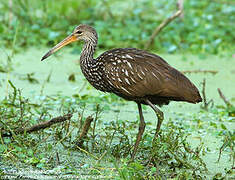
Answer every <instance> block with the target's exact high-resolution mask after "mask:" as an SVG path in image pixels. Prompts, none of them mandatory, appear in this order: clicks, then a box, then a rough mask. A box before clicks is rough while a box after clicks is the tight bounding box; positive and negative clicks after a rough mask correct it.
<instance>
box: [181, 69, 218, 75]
mask: <svg viewBox="0 0 235 180" xmlns="http://www.w3.org/2000/svg"><path fill="white" fill-rule="evenodd" d="M181 72H182V73H184V74H187V73H189V74H190V73H211V74H213V75H215V74H217V73H218V71H215V70H200V69H198V70H191V71H190V70H187V71H181Z"/></svg>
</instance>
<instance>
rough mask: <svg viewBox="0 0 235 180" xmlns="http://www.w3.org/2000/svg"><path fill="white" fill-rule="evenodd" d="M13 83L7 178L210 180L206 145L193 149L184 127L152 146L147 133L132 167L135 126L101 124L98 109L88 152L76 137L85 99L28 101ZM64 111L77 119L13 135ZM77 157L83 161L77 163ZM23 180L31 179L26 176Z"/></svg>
mask: <svg viewBox="0 0 235 180" xmlns="http://www.w3.org/2000/svg"><path fill="white" fill-rule="evenodd" d="M9 84H10V86H11V88H12V89H13V92H12V93H10V94H9V96H8V97H6V98H5V99H3V100H2V101H1V103H0V125H1V135H3V134H6V133H10V134H11V136H10V137H3V136H1V137H0V142H1V144H0V153H1V161H2V163H3V164H4V167H5V168H1V171H2V172H1V173H2V174H1V175H2V176H3V177H4V175H6V174H7V175H12V176H17V172H18V171H20V170H22V168H23V169H28V168H30V169H34V171H35V172H36V171H37V170H41V171H42V172H43V173H44V175H48V176H50V177H56V176H58V175H60V176H61V177H66V175H68V174H67V172H69V174H70V175H76V176H81V175H88V176H90V177H93V176H94V175H100V176H104V177H109V178H111V177H114V176H117V175H118V176H117V177H119V178H120V179H156V178H157V179H164V178H176V179H185V178H186V179H187V178H192V179H204V178H205V177H206V174H207V167H206V164H205V162H204V160H203V156H204V155H205V153H206V149H205V147H204V144H203V142H202V141H200V143H199V144H198V145H197V146H196V147H193V148H192V147H191V145H190V143H189V142H188V136H190V135H191V134H190V133H189V131H188V130H184V126H182V124H180V123H176V122H175V121H173V120H169V121H168V122H167V124H166V125H165V126H164V127H165V128H164V127H163V128H162V130H161V133H160V135H159V138H158V139H156V140H155V141H154V142H153V139H152V138H153V137H154V128H153V127H151V126H150V127H149V128H148V129H147V130H146V132H145V134H144V137H143V140H142V141H141V144H140V147H139V150H138V155H137V157H136V159H135V161H132V162H131V161H130V153H131V151H132V148H133V144H134V141H135V137H136V123H137V122H130V121H122V120H116V121H115V120H114V121H110V122H106V123H103V125H102V124H100V123H98V122H99V118H100V116H101V115H102V111H104V109H103V107H102V106H100V105H99V104H96V106H94V107H93V110H92V111H91V114H90V115H91V116H93V117H94V119H95V120H94V121H93V124H92V125H91V129H90V130H89V132H88V135H87V138H86V139H85V141H84V147H77V145H76V142H77V138H78V137H79V134H80V131H81V127H82V124H83V122H84V120H85V118H86V117H84V111H85V109H86V104H85V102H86V100H85V101H83V100H82V99H79V98H69V97H64V96H61V95H56V96H50V97H45V96H40V97H37V98H36V99H37V100H36V102H30V101H29V100H28V99H26V98H24V97H23V96H22V95H21V94H22V93H21V90H19V89H17V88H16V87H15V86H14V85H13V83H12V82H11V81H9ZM74 99H75V100H74ZM75 101H76V102H77V103H75ZM94 101H96V100H94ZM105 101H107V102H109V101H110V100H109V99H106V100H105ZM103 103H104V99H103ZM55 112H56V113H55ZM66 112H72V113H74V114H75V115H76V114H77V116H75V117H74V118H72V119H71V120H70V121H66V122H64V123H61V124H58V125H53V126H52V127H50V128H47V129H45V130H42V131H38V132H34V133H30V134H28V133H24V134H21V135H20V134H15V133H14V132H15V130H17V129H18V128H19V127H21V128H25V127H30V126H32V125H34V124H37V123H38V122H42V121H45V120H49V119H51V118H52V117H53V116H55V114H64V113H66ZM224 132H227V131H224ZM224 137H225V138H224V144H223V146H222V147H221V151H220V153H223V151H224V149H226V148H230V150H231V160H233V161H234V154H233V153H232V152H233V147H234V144H233V140H234V135H232V134H231V133H228V134H225V136H224ZM72 156H73V157H72ZM76 157H80V158H79V160H78V159H76ZM107 164H108V166H107ZM6 167H10V168H13V169H14V170H15V171H11V170H9V168H8V169H7V168H6ZM228 172H230V171H229V170H228ZM43 173H41V174H38V176H39V175H43ZM18 175H19V174H18ZM216 176H219V175H218V174H217V175H216ZM22 177H30V175H29V174H24V175H22ZM221 177H222V175H221Z"/></svg>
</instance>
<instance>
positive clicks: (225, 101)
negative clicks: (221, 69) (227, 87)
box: [217, 88, 232, 107]
mask: <svg viewBox="0 0 235 180" xmlns="http://www.w3.org/2000/svg"><path fill="white" fill-rule="evenodd" d="M217 90H218V92H219V95H220V97H221V99H223V101H224V103H225V104H226V105H227V106H228V107H230V106H232V104H231V103H230V102H229V101H228V100H227V98H226V97H225V96H224V94H223V93H222V91H221V90H220V88H218V89H217Z"/></svg>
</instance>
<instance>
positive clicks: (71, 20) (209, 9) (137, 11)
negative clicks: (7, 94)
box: [0, 0, 235, 57]
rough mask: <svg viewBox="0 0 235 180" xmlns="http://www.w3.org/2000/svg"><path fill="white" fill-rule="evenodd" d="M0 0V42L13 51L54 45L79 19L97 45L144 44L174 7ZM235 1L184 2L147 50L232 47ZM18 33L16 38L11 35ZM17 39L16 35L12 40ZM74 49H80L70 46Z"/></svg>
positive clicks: (76, 0) (117, 1) (146, 3)
mask: <svg viewBox="0 0 235 180" xmlns="http://www.w3.org/2000/svg"><path fill="white" fill-rule="evenodd" d="M12 4H13V5H12V7H9V3H8V1H4V0H1V6H0V33H1V37H0V40H1V41H0V42H1V44H2V45H4V46H8V47H12V42H13V41H14V42H15V47H14V51H16V52H17V51H19V48H22V47H31V46H32V45H35V46H38V45H44V46H45V45H49V46H51V45H53V44H55V43H56V42H58V41H60V40H61V36H64V35H65V34H66V33H69V32H71V31H72V29H73V28H74V26H76V25H77V24H80V23H86V24H90V25H93V26H95V27H96V29H97V30H98V32H99V34H100V35H102V38H100V41H99V46H100V48H104V49H109V48H114V47H130V46H132V47H138V48H142V47H144V45H145V44H146V42H147V40H148V39H149V37H150V36H151V34H152V32H153V30H154V29H155V28H156V27H157V26H158V25H159V24H160V23H161V22H162V21H163V20H164V19H166V18H167V17H169V16H170V15H171V14H172V13H173V12H174V11H176V2H175V1H174V0H170V1H169V0H168V1H167V0H161V1H157V2H155V1H150V0H142V1H138V2H134V1H133V0H128V1H121V0H115V1H95V0H89V1H86V2H84V1H83V0H69V1H58V2H56V3H55V2H53V1H49V0H45V1H37V0H31V1H30V3H29V1H28V0H20V1H18V0H12ZM234 12H235V10H234V6H233V3H230V1H223V2H219V1H212V2H211V1H197V0H190V1H185V2H184V14H185V15H184V18H183V19H176V20H175V21H174V22H173V23H171V24H169V25H168V26H167V27H166V28H165V29H164V31H163V32H161V34H160V35H159V37H156V39H155V41H154V43H153V45H152V47H151V49H155V50H158V51H161V52H169V53H175V52H181V51H188V52H191V53H192V52H193V53H195V54H199V56H201V57H203V56H205V55H204V54H205V53H212V54H217V53H219V52H220V53H224V51H229V50H231V51H232V49H233V44H234V37H235V34H234V30H233V24H232V22H234V20H235V19H234V17H235V16H234ZM16 32H17V34H18V35H17V41H16V38H14V37H16V36H15V34H16ZM14 39H15V40H14ZM74 52H78V50H77V48H74Z"/></svg>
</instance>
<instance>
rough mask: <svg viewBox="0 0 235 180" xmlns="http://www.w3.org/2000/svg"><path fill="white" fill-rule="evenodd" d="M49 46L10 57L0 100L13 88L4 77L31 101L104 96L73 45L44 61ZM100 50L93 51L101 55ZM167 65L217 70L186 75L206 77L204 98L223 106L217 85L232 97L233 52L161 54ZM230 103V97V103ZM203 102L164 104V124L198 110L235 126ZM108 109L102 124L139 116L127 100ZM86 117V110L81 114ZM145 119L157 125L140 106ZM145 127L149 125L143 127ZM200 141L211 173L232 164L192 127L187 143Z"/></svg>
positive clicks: (0, 81) (214, 143) (234, 93)
mask: <svg viewBox="0 0 235 180" xmlns="http://www.w3.org/2000/svg"><path fill="white" fill-rule="evenodd" d="M47 50H48V49H46V48H42V49H33V48H32V49H29V50H25V51H24V52H20V53H18V54H16V55H14V56H13V58H12V60H11V65H12V67H13V71H12V72H10V73H0V98H3V97H5V96H6V95H7V94H8V93H9V92H10V91H11V88H10V86H9V84H8V83H7V80H11V81H12V82H13V84H14V85H15V86H16V87H17V88H20V89H21V90H22V93H23V96H25V97H27V98H30V99H33V98H34V97H35V96H37V95H39V94H40V93H42V91H43V94H44V95H54V94H56V93H57V92H60V93H61V94H63V95H66V96H72V95H73V94H76V93H77V94H80V95H83V94H90V95H92V96H103V95H104V93H103V92H99V91H97V90H95V89H94V88H92V87H90V88H84V87H87V86H90V85H89V84H88V83H86V80H85V78H84V76H83V75H82V73H81V70H80V67H79V54H72V53H71V51H72V50H71V49H69V48H68V49H63V51H60V52H58V53H57V54H56V56H52V57H50V58H48V59H47V60H45V61H43V62H41V61H40V59H41V57H42V56H43V54H44V53H45V52H47ZM101 52H102V51H99V52H98V53H97V54H100V53H101ZM7 54H10V52H9V51H3V50H1V53H0V58H1V59H0V60H1V61H4V62H5V60H6V59H7ZM161 56H162V57H163V58H164V59H165V60H166V61H167V62H168V63H169V64H170V65H172V66H173V67H175V68H176V69H178V70H180V71H185V70H199V69H200V70H213V71H218V73H217V74H215V75H213V74H211V73H190V74H186V76H187V77H188V78H189V79H190V80H191V81H192V82H193V83H195V85H196V86H197V87H198V88H199V89H200V90H201V89H202V84H201V83H202V81H203V78H205V79H206V95H207V98H208V100H210V99H213V102H214V105H224V102H223V101H222V99H221V98H220V97H219V94H218V92H217V88H221V90H222V91H223V93H224V94H225V95H226V97H228V98H229V99H232V98H234V97H235V85H234V84H235V83H234V81H235V66H234V65H235V58H233V57H232V56H228V55H224V56H219V55H217V56H212V55H207V56H205V57H199V56H196V55H190V54H185V55H169V54H162V55H161ZM30 73H34V75H33V77H34V78H35V79H37V80H38V82H39V83H35V84H34V83H30V82H29V81H28V80H27V78H26V74H30ZM49 74H50V82H49V83H45V82H46V79H47V78H48V76H49ZM71 74H75V82H71V81H68V78H69V76H70V75H71ZM232 103H234V101H232ZM200 106H201V104H189V103H183V102H171V103H170V104H169V105H168V106H163V107H162V108H161V109H162V111H163V112H164V113H165V121H164V122H163V126H164V124H165V122H167V121H168V120H169V118H171V119H177V117H178V115H180V114H181V115H182V114H184V117H185V118H183V119H177V120H179V121H180V120H182V121H183V120H185V121H187V122H186V123H188V124H190V123H191V122H190V119H192V115H193V114H194V115H195V114H198V116H200V117H201V118H202V119H203V120H202V121H203V123H205V124H207V121H214V122H215V123H220V122H223V123H224V124H225V125H226V127H227V128H228V129H230V130H234V129H235V125H234V120H233V121H228V120H227V119H222V120H221V121H220V122H219V121H217V120H216V117H213V116H212V115H211V114H210V112H208V113H205V112H204V113H201V112H200V110H201V109H200ZM110 108H111V110H109V111H104V112H102V114H101V117H100V120H101V122H106V121H109V120H111V119H112V118H115V119H124V120H125V119H128V120H129V121H135V120H136V119H138V111H137V106H136V104H135V103H134V102H125V104H124V106H114V107H110ZM85 113H86V114H88V115H89V113H90V110H88V111H87V112H85ZM144 117H145V120H146V122H151V123H152V125H153V126H155V125H156V117H155V114H154V113H153V111H152V109H150V108H149V107H145V108H144ZM146 128H148V125H147V127H146ZM199 139H202V141H204V143H205V146H207V147H209V148H210V149H211V151H210V152H208V153H206V155H205V156H204V157H203V159H204V160H205V162H206V164H207V167H208V169H209V174H214V173H215V172H222V173H224V169H225V168H229V167H231V164H232V162H231V161H229V156H228V154H227V153H226V152H225V153H223V154H222V157H221V160H220V161H219V162H218V163H217V162H216V161H217V159H218V153H219V148H220V146H221V141H220V140H219V139H218V138H216V136H215V135H213V134H211V133H207V132H206V131H201V130H195V131H194V132H192V135H191V136H190V137H189V141H190V143H191V144H192V146H196V145H197V144H199V141H200V140H199Z"/></svg>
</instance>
